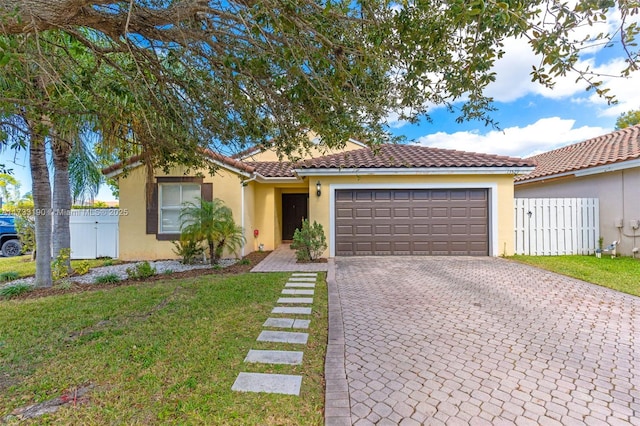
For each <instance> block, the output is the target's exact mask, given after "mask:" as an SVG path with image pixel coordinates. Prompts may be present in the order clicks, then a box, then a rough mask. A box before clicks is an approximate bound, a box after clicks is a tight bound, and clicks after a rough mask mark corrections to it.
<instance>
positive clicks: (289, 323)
mask: <svg viewBox="0 0 640 426" xmlns="http://www.w3.org/2000/svg"><path fill="white" fill-rule="evenodd" d="M309 324H311V320H302V319H293V318H267V320H266V321H265V322H264V324H262V326H263V327H273V328H309Z"/></svg>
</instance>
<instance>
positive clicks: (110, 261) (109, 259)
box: [102, 257, 113, 266]
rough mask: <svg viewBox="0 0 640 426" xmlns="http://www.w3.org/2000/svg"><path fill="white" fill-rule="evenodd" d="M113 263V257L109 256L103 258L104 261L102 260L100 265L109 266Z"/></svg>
mask: <svg viewBox="0 0 640 426" xmlns="http://www.w3.org/2000/svg"><path fill="white" fill-rule="evenodd" d="M111 265H113V259H111V258H110V257H109V258H107V259H105V260H104V262H102V266H111Z"/></svg>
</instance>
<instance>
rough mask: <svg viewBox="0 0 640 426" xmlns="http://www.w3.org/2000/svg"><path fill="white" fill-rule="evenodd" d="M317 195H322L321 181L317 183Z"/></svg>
mask: <svg viewBox="0 0 640 426" xmlns="http://www.w3.org/2000/svg"><path fill="white" fill-rule="evenodd" d="M316 195H317V196H318V197H319V196H320V195H322V185H320V181H318V182H316Z"/></svg>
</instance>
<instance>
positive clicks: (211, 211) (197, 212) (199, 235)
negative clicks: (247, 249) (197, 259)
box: [180, 198, 245, 265]
mask: <svg viewBox="0 0 640 426" xmlns="http://www.w3.org/2000/svg"><path fill="white" fill-rule="evenodd" d="M198 201H199V203H197V204H196V203H191V202H188V203H185V204H184V207H183V208H182V210H181V212H180V223H181V230H182V236H183V237H184V238H186V239H192V240H195V241H206V242H207V246H208V247H209V257H210V259H211V265H215V264H216V263H217V262H218V260H219V259H220V257H221V256H222V253H223V251H224V250H225V249H229V250H232V251H236V250H237V249H238V248H239V247H240V246H241V245H242V244H243V243H244V241H245V238H244V235H242V228H241V227H239V226H237V225H236V223H235V221H234V220H233V213H232V211H231V209H230V208H229V207H227V206H225V205H224V203H223V202H222V201H221V200H219V199H217V198H216V199H215V200H213V201H205V200H203V199H201V198H200V199H199V200H198Z"/></svg>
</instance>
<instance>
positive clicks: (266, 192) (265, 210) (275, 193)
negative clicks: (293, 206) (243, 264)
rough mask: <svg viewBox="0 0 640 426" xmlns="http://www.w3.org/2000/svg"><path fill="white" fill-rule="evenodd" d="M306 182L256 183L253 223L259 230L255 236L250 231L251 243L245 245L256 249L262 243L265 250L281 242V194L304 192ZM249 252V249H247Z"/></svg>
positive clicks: (273, 247) (276, 246) (275, 246)
mask: <svg viewBox="0 0 640 426" xmlns="http://www.w3.org/2000/svg"><path fill="white" fill-rule="evenodd" d="M306 192H307V184H306V182H304V181H301V182H300V183H277V184H276V183H274V184H270V183H257V184H256V187H255V201H254V203H255V210H254V219H253V223H254V224H255V228H254V229H257V230H258V232H259V235H258V237H257V238H254V237H253V230H251V231H250V234H251V235H252V236H251V239H252V240H253V244H248V245H247V250H249V247H253V248H252V250H257V249H258V247H259V245H260V244H262V246H263V249H264V250H266V251H269V250H274V249H276V248H278V247H279V246H280V244H281V243H282V194H285V193H289V194H293V193H306ZM247 253H249V251H247Z"/></svg>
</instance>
